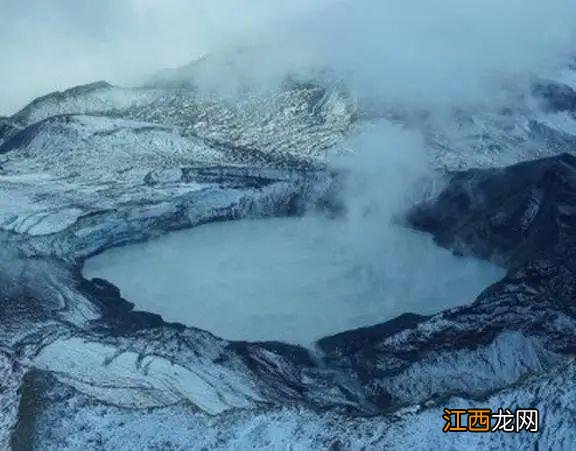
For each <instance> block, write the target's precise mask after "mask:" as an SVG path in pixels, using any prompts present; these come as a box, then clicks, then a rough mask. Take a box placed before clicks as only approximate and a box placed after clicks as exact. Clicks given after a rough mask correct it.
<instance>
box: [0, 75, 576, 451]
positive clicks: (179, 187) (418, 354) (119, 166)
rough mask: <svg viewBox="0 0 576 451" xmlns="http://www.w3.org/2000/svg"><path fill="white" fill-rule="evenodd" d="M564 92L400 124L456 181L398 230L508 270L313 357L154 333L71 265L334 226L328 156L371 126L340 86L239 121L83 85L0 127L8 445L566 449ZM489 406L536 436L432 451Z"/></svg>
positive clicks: (569, 201)
mask: <svg viewBox="0 0 576 451" xmlns="http://www.w3.org/2000/svg"><path fill="white" fill-rule="evenodd" d="M557 83H558V82H554V83H550V82H546V84H545V86H548V87H550V88H546V89H544V88H543V87H542V86H541V85H539V86H540V87H539V90H538V92H537V96H538V97H539V98H540V99H544V100H545V101H546V102H545V105H546V107H545V108H542V107H538V108H536V107H534V108H532V107H528V106H526V105H525V106H523V107H522V108H519V107H516V109H515V110H514V111H480V112H466V113H462V112H459V113H458V114H457V113H454V114H451V115H448V116H445V117H434V116H428V117H426V118H421V119H419V120H414V119H413V117H414V116H411V117H408V116H407V115H401V114H398V115H395V117H394V119H393V120H395V121H402V122H405V123H406V124H408V125H409V126H412V127H415V128H418V129H420V130H421V131H422V132H423V133H424V135H425V137H426V139H427V146H428V155H429V158H430V161H431V163H432V164H433V165H435V166H436V167H437V168H439V169H441V170H442V172H443V173H446V172H449V173H450V176H449V178H448V180H447V181H446V183H447V184H446V188H445V189H444V190H443V191H442V192H441V193H440V194H439V196H438V197H437V198H435V199H433V200H431V201H430V202H428V203H425V204H422V205H419V206H416V207H415V208H413V209H412V210H411V211H410V213H409V215H408V219H407V222H408V223H409V225H411V226H413V227H416V228H419V229H421V230H425V231H427V232H430V233H432V234H433V235H434V236H435V237H436V239H437V241H438V243H439V244H441V245H443V246H446V247H449V248H451V249H453V250H455V251H456V252H458V253H462V254H470V255H475V256H478V257H480V258H489V259H493V260H494V261H496V262H498V263H500V264H502V265H504V266H505V267H506V268H507V269H508V275H507V276H506V278H505V279H504V280H502V281H501V282H499V283H497V284H495V285H493V286H492V287H487V289H486V290H485V291H484V292H483V293H482V295H481V296H480V297H479V298H478V299H477V300H475V301H474V302H472V303H470V304H468V305H463V306H462V307H458V308H455V309H452V310H450V311H446V312H442V313H440V314H438V315H435V316H432V317H421V316H417V315H404V316H402V317H400V318H398V319H396V320H394V321H391V322H389V323H386V324H382V325H378V326H375V327H371V328H366V329H361V330H357V331H350V332H346V333H344V334H339V335H337V336H334V337H327V338H325V339H322V340H320V341H319V343H318V346H319V350H318V351H317V352H316V353H310V351H307V350H304V349H302V348H299V347H296V346H290V345H285V344H282V343H242V342H227V341H225V340H222V339H219V338H218V337H214V336H213V335H211V334H209V333H208V332H205V331H201V330H198V329H194V328H189V327H185V326H183V325H180V324H167V323H165V322H164V321H163V320H162V319H161V318H160V317H158V316H156V315H153V314H150V313H146V312H137V311H134V310H133V305H132V304H131V303H130V302H128V301H129V300H124V299H122V297H121V293H120V292H119V291H118V289H117V288H116V287H114V286H112V285H110V284H109V283H107V282H106V281H103V280H92V281H88V280H85V279H83V278H82V276H81V266H82V262H83V260H84V259H85V258H86V257H88V256H90V255H93V254H95V253H97V252H101V251H103V250H105V249H108V248H110V247H112V246H120V245H123V244H126V243H131V242H135V241H140V240H147V239H153V238H154V237H157V236H159V235H160V234H163V233H166V232H168V231H170V230H174V229H179V228H186V227H193V226H195V225H197V224H202V223H207V222H211V221H216V220H225V219H232V218H241V217H264V216H274V215H295V214H301V213H302V212H304V211H305V210H306V209H310V208H326V207H327V206H328V207H329V206H330V202H331V194H332V192H333V190H334V189H335V187H336V186H337V183H336V184H335V178H336V179H337V177H338V175H337V174H336V175H335V174H332V173H330V172H329V171H326V170H325V167H324V163H325V159H326V157H327V156H329V155H330V154H332V153H337V152H341V151H342V148H341V147H340V146H339V145H338V144H339V143H340V142H341V141H342V139H343V137H345V136H346V135H347V134H350V133H354V130H355V128H356V127H358V126H360V125H361V123H362V122H363V121H368V120H370V119H369V118H370V117H373V111H372V112H367V111H364V110H363V108H364V107H363V106H362V105H361V104H357V103H356V102H354V101H352V100H351V99H350V97H349V95H348V94H347V93H345V92H343V91H342V90H341V89H340V88H339V87H338V86H337V85H329V86H325V85H318V84H314V83H308V84H302V83H291V84H287V85H286V86H284V87H283V88H282V89H281V90H279V91H275V92H271V93H270V92H269V93H255V94H250V95H248V96H246V97H244V98H242V99H241V100H239V101H234V102H232V101H231V100H230V99H219V98H215V97H210V96H208V97H206V95H204V94H200V93H198V92H197V91H196V90H194V89H191V88H189V87H186V86H176V87H175V86H173V85H170V86H166V85H163V84H161V83H157V84H156V85H150V86H147V87H143V88H133V89H124V88H118V87H113V86H111V85H108V84H106V83H96V84H93V85H89V86H83V87H78V88H73V89H71V90H68V91H65V92H63V93H55V94H50V95H48V96H46V97H43V98H40V99H38V100H36V101H34V102H33V103H32V104H30V105H28V106H27V107H25V108H24V109H23V110H22V111H21V112H19V113H17V114H16V115H14V116H13V117H11V118H4V119H1V120H0V192H1V195H0V206H1V208H0V237H1V239H2V244H3V252H2V256H1V257H0V299H1V300H2V309H0V318H1V320H2V321H1V324H2V327H1V328H0V372H1V373H2V375H3V377H2V378H1V381H0V403H1V404H0V445H2V446H4V447H7V446H12V447H13V448H15V449H29V448H30V447H33V448H37V449H55V448H58V449H66V448H68V449H74V448H78V447H81V446H93V447H96V448H98V447H101V448H105V449H108V448H112V447H116V448H119V449H130V448H137V449H158V448H165V449H171V448H172V449H182V448H189V447H196V448H202V447H206V448H210V449H212V448H215V449H217V448H231V447H236V448H248V447H256V448H258V447H259V448H266V447H272V446H278V447H286V446H289V445H290V446H295V447H298V446H300V447H304V448H323V447H325V448H328V447H332V448H333V449H338V448H339V447H341V448H362V447H367V448H380V447H389V448H393V449H405V448H406V447H413V448H417V449H423V448H424V449H426V448H437V447H448V448H450V447H451V448H455V447H462V446H478V447H487V446H489V447H502V446H507V447H510V446H514V447H517V446H541V447H544V448H549V447H552V448H556V449H562V448H564V449H568V448H569V444H570V443H573V440H574V422H573V418H574V415H573V407H572V406H573V401H574V398H575V396H576V390H575V387H574V384H573V380H574V365H573V363H572V355H573V353H574V350H575V342H574V337H575V336H576V335H575V333H574V332H575V329H576V322H575V313H576V311H575V310H574V297H575V295H574V293H575V289H576V287H575V285H574V284H575V282H574V280H576V278H575V277H574V270H575V268H576V266H575V260H574V252H575V249H576V248H575V247H574V242H573V239H574V235H575V233H576V232H575V230H574V227H575V226H576V220H575V217H574V215H575V214H576V205H575V204H574V199H576V197H574V190H576V184H575V183H576V182H575V180H576V161H575V158H574V157H572V156H570V155H567V154H563V152H570V151H572V150H573V149H572V147H573V146H572V144H573V142H574V139H576V127H574V124H576V122H574V110H573V108H572V103H571V100H570V99H571V98H572V94H573V91H572V88H571V87H570V86H568V85H562V87H561V89H557V88H554V87H556V86H557ZM379 115H380V116H386V117H390V115H389V114H388V113H379ZM544 155H546V156H552V157H550V158H547V159H542V160H536V161H531V162H527V163H521V164H519V165H516V166H511V167H507V168H504V166H506V165H508V164H510V163H516V162H518V161H523V160H527V159H533V158H535V157H539V156H544ZM553 155H559V156H555V157H554V156H553ZM476 166H481V167H482V168H483V169H468V170H465V171H461V172H455V173H454V172H451V171H453V170H454V169H462V168H472V167H476ZM466 301H467V300H463V304H464V303H465V302H466ZM480 404H481V407H483V406H486V407H492V408H497V407H516V406H530V407H538V408H540V409H541V411H542V412H544V419H543V425H544V428H543V433H542V434H539V435H538V434H534V435H531V434H500V433H494V434H462V435H456V436H455V435H454V434H448V435H447V434H442V432H441V428H442V426H443V421H442V419H441V412H442V409H443V407H445V406H450V407H457V406H479V405H480ZM424 438H425V441H424Z"/></svg>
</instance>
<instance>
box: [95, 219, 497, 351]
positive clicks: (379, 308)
mask: <svg viewBox="0 0 576 451" xmlns="http://www.w3.org/2000/svg"><path fill="white" fill-rule="evenodd" d="M383 229H385V230H383V232H382V234H380V235H378V236H375V237H364V238H363V239H362V240H358V238H357V235H358V233H350V230H349V225H347V224H345V223H344V222H341V221H337V220H328V219H323V218H310V217H306V218H275V219H261V220H241V221H230V222H221V223H214V224H207V225H203V226H200V227H196V228H194V229H191V230H185V231H179V232H173V233H170V234H168V235H166V236H163V237H161V238H159V239H156V240H154V241H150V242H146V243H139V244H134V245H130V246H125V247H121V248H117V249H112V250H109V251H107V252H104V253H103V254H101V255H98V256H95V257H93V258H91V259H89V260H88V261H87V262H86V265H85V268H84V275H85V277H87V278H92V277H100V278H104V279H106V280H109V281H110V282H112V283H114V284H115V285H117V286H118V287H119V288H120V289H121V291H122V295H123V297H125V298H126V299H128V300H129V301H131V302H134V303H135V304H136V309H138V310H146V311H150V312H154V313H158V314H161V315H162V316H163V318H164V319H165V320H167V321H178V322H181V323H184V324H186V325H189V326H194V327H198V328H202V329H205V330H208V331H210V332H212V333H214V334H215V335H218V336H220V337H223V338H227V339H234V340H250V341H255V340H280V341H286V342H290V343H297V344H303V345H309V344H311V343H312V342H313V341H314V340H316V339H318V338H321V337H323V336H327V335H331V334H335V333H338V332H342V331H345V330H348V329H353V328H357V327H362V326H368V325H373V324H376V323H380V322H383V321H386V320H389V319H392V318H394V317H395V316H397V315H399V314H401V313H405V312H414V313H421V314H430V313H434V312H437V311H440V310H442V309H445V308H449V307H453V306H456V305H461V304H466V303H469V302H471V301H472V300H473V299H474V298H475V297H476V296H477V295H478V294H479V293H480V292H481V291H482V290H483V289H484V288H486V287H488V286H489V285H490V284H491V283H493V282H496V281H497V280H499V279H500V278H502V277H503V275H504V270H503V269H501V268H499V267H497V266H495V265H493V264H490V263H487V262H482V261H478V260H475V259H471V258H462V257H456V256H454V255H452V254H451V253H450V252H449V251H447V250H444V249H441V248H439V247H438V246H436V245H435V244H434V243H433V241H432V238H431V237H430V236H428V235H425V234H421V233H419V232H415V231H411V230H408V229H404V228H401V227H399V226H393V225H390V226H388V227H384V228H383Z"/></svg>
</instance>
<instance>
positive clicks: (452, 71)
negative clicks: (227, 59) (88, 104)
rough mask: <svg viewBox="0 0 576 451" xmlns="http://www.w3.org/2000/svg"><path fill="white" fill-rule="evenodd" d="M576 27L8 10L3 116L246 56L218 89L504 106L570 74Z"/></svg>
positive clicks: (440, 17)
mask: <svg viewBox="0 0 576 451" xmlns="http://www.w3.org/2000/svg"><path fill="white" fill-rule="evenodd" d="M574 23H576V4H575V3H574V2H573V1H570V0H549V1H546V2H542V1H539V0H506V1H500V0H483V1H480V0H468V1H459V0H427V1H422V0H402V1H400V0H354V1H352V0H314V1H305V0H296V1H291V2H281V3H278V2H269V1H265V0H251V1H248V0H190V1H186V0H162V1H160V0H124V1H113V0H102V1H98V2H88V1H81V2H79V1H73V0H46V1H43V2H36V1H34V0H0V55H2V70H1V71H0V83H1V84H2V86H3V89H2V90H1V92H0V114H10V113H13V112H15V111H16V110H17V109H19V108H20V107H22V106H23V105H24V104H25V103H26V102H28V101H30V100H31V99H32V98H34V97H35V96H38V95H41V94H45V93H47V92H49V91H52V90H56V89H59V90H61V89H65V88H67V87H70V86H71V85H76V84H80V83H86V82H90V81H94V80H101V79H106V80H108V81H110V82H113V83H119V84H128V85H130V84H138V83H140V82H141V81H143V80H145V79H146V78H147V77H148V76H150V75H151V74H153V73H154V72H155V71H157V70H160V69H164V68H167V67H177V66H181V65H185V64H187V63H190V62H191V61H193V60H195V59H198V58H200V57H202V56H204V55H207V54H213V55H218V54H234V53H235V51H236V50H237V49H239V48H250V49H252V51H253V56H252V57H251V58H247V59H246V60H245V61H244V62H242V60H241V59H240V60H239V61H238V62H237V65H236V66H235V67H236V71H234V72H232V73H229V72H225V71H220V70H218V69H217V68H216V69H215V70H214V71H212V72H210V73H209V74H208V75H207V76H206V77H205V80H210V83H211V87H214V86H213V85H214V84H217V85H220V87H223V88H224V87H225V88H229V87H230V84H233V83H234V82H235V81H236V80H238V77H239V76H240V75H242V76H243V77H246V76H248V77H251V78H252V79H253V80H254V82H255V84H256V85H260V86H263V85H268V84H270V83H276V82H278V81H279V80H280V79H281V78H282V77H284V76H285V75H286V73H293V74H297V75H300V76H306V75H307V74H309V73H310V72H314V71H317V70H319V69H326V68H329V69H330V70H332V71H333V72H334V73H335V74H337V76H338V77H342V78H345V79H346V81H347V82H349V85H350V87H351V89H353V90H354V91H355V93H356V94H358V95H360V96H370V97H372V98H374V97H378V98H381V99H384V100H386V101H387V102H394V103H398V102H399V103H402V104H409V105H411V106H412V105H416V106H419V107H438V106H453V105H454V104H457V105H459V106H461V105H468V104H474V103H477V102H486V101H489V102H494V101H496V100H497V99H498V97H499V96H502V94H503V93H502V91H501V90H499V89H497V87H498V86H500V85H501V83H502V82H503V81H505V80H506V81H510V80H511V81H512V83H516V84H521V83H522V80H523V79H525V78H526V77H528V76H530V75H531V74H535V73H537V74H542V73H548V72H550V71H554V70H555V69H556V68H558V67H559V66H560V65H562V64H565V63H566V61H567V60H568V59H570V58H571V57H572V56H573V54H572V50H573V43H574V42H575V41H574V37H575V36H574V26H573V24H574ZM224 72H225V73H224ZM495 87H496V89H495Z"/></svg>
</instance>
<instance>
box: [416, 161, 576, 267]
mask: <svg viewBox="0 0 576 451" xmlns="http://www.w3.org/2000/svg"><path fill="white" fill-rule="evenodd" d="M408 220H409V222H410V224H411V225H412V226H414V227H415V228H417V229H420V230H424V231H427V232H430V233H432V234H433V235H434V236H435V238H436V240H437V241H438V243H439V244H441V245H442V246H445V247H449V248H451V249H454V250H455V251H456V252H458V253H462V254H473V255H476V256H479V257H482V258H488V259H493V260H495V261H498V262H501V263H504V264H507V265H522V264H524V263H526V262H528V261H530V260H533V259H535V258H538V257H545V256H550V255H554V254H555V253H558V252H562V251H563V249H564V248H566V246H567V244H568V243H572V242H573V240H574V237H575V236H576V157H574V156H572V155H569V154H562V155H559V156H558V157H553V158H547V159H544V160H537V161H530V162H526V163H520V164H517V165H514V166H510V167H508V168H505V169H488V170H469V171H466V172H462V173H457V174H455V175H454V176H453V178H452V180H451V182H450V184H449V186H448V188H447V189H446V190H445V191H444V192H443V193H442V194H441V195H440V196H439V198H438V199H436V200H434V201H433V202H430V203H427V204H424V205H420V206H418V207H416V208H415V209H414V210H412V211H411V212H410V214H409V216H408Z"/></svg>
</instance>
